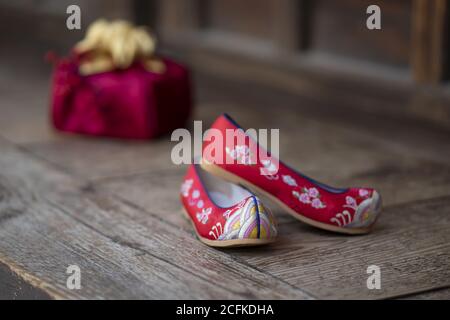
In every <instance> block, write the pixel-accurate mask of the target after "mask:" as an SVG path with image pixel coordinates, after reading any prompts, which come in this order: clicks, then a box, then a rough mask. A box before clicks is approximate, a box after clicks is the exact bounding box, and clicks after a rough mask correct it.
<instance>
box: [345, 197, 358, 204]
mask: <svg viewBox="0 0 450 320" xmlns="http://www.w3.org/2000/svg"><path fill="white" fill-rule="evenodd" d="M345 202H346V203H347V204H348V205H349V206H355V205H356V200H355V199H354V198H352V197H350V196H347V197H345Z"/></svg>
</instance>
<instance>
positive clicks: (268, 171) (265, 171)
mask: <svg viewBox="0 0 450 320" xmlns="http://www.w3.org/2000/svg"><path fill="white" fill-rule="evenodd" d="M261 163H262V165H263V168H259V172H260V174H261V175H263V176H265V177H266V178H267V179H269V180H277V179H278V175H277V174H276V173H277V172H278V167H277V166H276V165H275V164H273V162H272V160H270V159H262V160H261Z"/></svg>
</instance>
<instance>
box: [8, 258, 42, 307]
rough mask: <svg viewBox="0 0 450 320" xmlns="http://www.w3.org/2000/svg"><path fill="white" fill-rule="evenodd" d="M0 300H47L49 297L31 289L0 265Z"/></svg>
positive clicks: (31, 287)
mask: <svg viewBox="0 0 450 320" xmlns="http://www.w3.org/2000/svg"><path fill="white" fill-rule="evenodd" d="M0 288H1V290H0V300H36V299H39V300H48V299H49V298H50V296H49V295H48V294H46V293H45V292H44V291H43V290H39V289H38V288H35V287H33V286H32V285H30V284H29V283H27V282H26V281H24V280H23V279H21V278H20V277H19V276H18V275H17V274H16V273H14V272H13V271H12V270H11V269H10V268H8V266H6V265H4V264H0Z"/></svg>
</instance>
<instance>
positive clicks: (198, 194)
mask: <svg viewBox="0 0 450 320" xmlns="http://www.w3.org/2000/svg"><path fill="white" fill-rule="evenodd" d="M198 197H200V191H198V190H197V189H195V190H194V191H192V198H193V199H197V198H198Z"/></svg>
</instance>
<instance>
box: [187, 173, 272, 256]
mask: <svg viewBox="0 0 450 320" xmlns="http://www.w3.org/2000/svg"><path fill="white" fill-rule="evenodd" d="M180 193H181V194H180V196H181V202H182V204H183V207H184V209H185V213H186V214H187V216H188V218H189V219H190V220H191V222H192V224H193V225H194V228H195V231H196V233H197V236H198V237H199V239H200V240H201V241H202V242H204V243H206V244H207V245H209V246H213V247H235V246H254V245H262V244H267V243H270V242H273V240H275V237H276V235H277V231H276V228H275V221H274V219H273V216H272V214H271V213H270V212H269V211H268V210H267V209H266V208H264V206H263V205H262V204H261V202H260V201H259V199H258V198H257V197H256V196H255V195H253V194H252V193H250V192H249V191H247V190H246V189H244V188H242V187H240V186H238V185H235V184H232V183H229V182H227V181H224V180H221V179H219V178H217V177H214V176H213V175H211V174H209V173H208V172H206V171H204V170H202V169H201V168H200V167H199V166H198V165H190V166H189V168H188V171H187V174H186V176H185V178H184V181H183V184H182V185H181V191H180Z"/></svg>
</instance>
